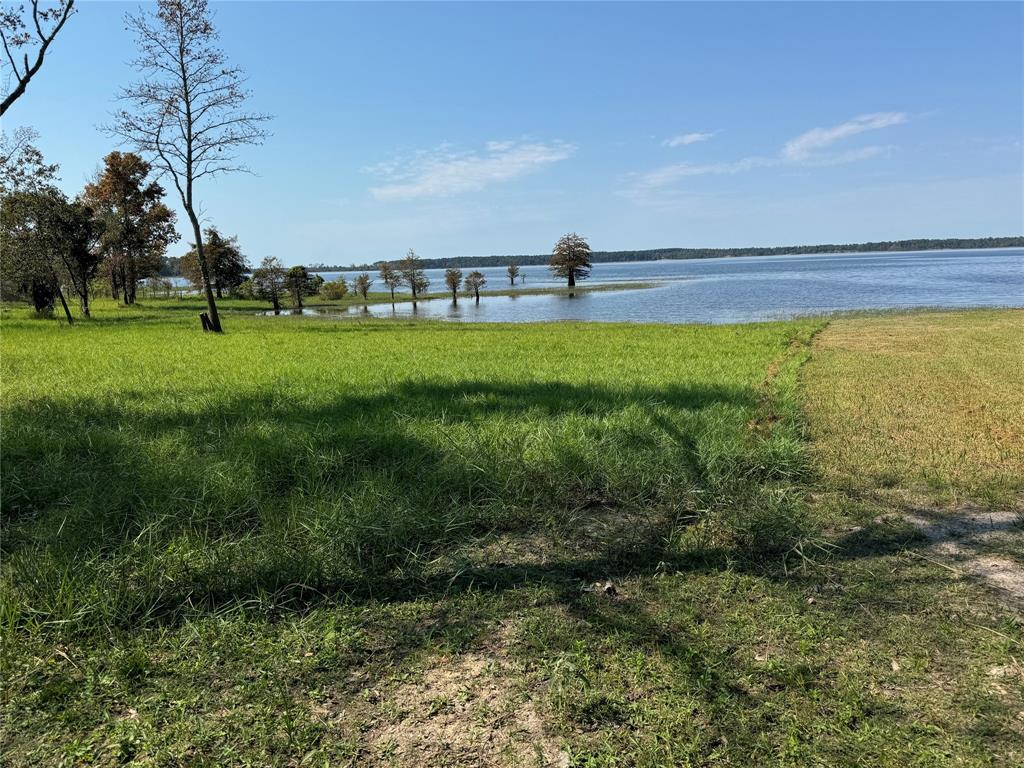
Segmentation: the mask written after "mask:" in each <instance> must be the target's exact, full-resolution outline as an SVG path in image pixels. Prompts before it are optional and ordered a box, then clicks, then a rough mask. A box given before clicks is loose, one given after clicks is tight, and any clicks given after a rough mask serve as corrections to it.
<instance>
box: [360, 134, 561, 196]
mask: <svg viewBox="0 0 1024 768" xmlns="http://www.w3.org/2000/svg"><path fill="white" fill-rule="evenodd" d="M575 151H576V147H575V145H573V144H569V143H567V142H564V141H551V142H547V143H544V142H536V141H528V140H517V141H489V142H487V144H486V145H485V146H484V148H483V150H458V149H456V148H455V147H454V146H453V145H451V144H447V143H446V144H441V145H439V146H438V147H435V148H434V149H431V150H420V151H418V152H414V153H413V154H411V155H408V156H405V157H400V158H396V159H395V160H392V161H389V162H386V163H379V164H377V165H374V166H370V167H368V168H366V169H364V170H366V171H367V172H368V173H371V174H374V175H376V176H379V177H381V178H382V179H383V180H385V182H386V183H384V184H381V185H378V186H372V187H370V194H371V195H373V197H374V198H375V199H377V200H414V199H418V198H431V197H451V196H453V195H458V194H462V193H464V192H476V191H479V190H481V189H484V188H485V187H488V186H490V185H492V184H498V183H501V182H506V181H511V180H512V179H517V178H520V177H523V176H527V175H529V174H532V173H536V172H538V171H540V170H541V169H543V168H544V167H546V166H548V165H551V164H552V163H557V162H560V161H562V160H566V159H568V158H570V157H572V155H573V154H574V153H575Z"/></svg>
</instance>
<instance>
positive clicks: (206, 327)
mask: <svg viewBox="0 0 1024 768" xmlns="http://www.w3.org/2000/svg"><path fill="white" fill-rule="evenodd" d="M199 322H201V323H202V324H203V331H212V330H213V323H211V322H210V316H209V315H208V314H206V313H205V312H200V313H199Z"/></svg>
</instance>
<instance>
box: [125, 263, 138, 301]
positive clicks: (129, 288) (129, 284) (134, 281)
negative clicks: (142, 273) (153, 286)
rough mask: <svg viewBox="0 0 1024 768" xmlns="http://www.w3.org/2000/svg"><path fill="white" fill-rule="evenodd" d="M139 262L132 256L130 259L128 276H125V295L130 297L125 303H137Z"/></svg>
mask: <svg viewBox="0 0 1024 768" xmlns="http://www.w3.org/2000/svg"><path fill="white" fill-rule="evenodd" d="M137 267H138V262H137V261H136V259H135V257H134V256H132V257H131V258H130V259H129V261H128V276H127V277H126V278H125V295H126V296H127V297H128V299H127V301H125V304H134V303H135V289H136V288H137V287H138V285H139V271H138V268H137Z"/></svg>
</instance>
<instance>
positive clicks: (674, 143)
mask: <svg viewBox="0 0 1024 768" xmlns="http://www.w3.org/2000/svg"><path fill="white" fill-rule="evenodd" d="M714 135H715V134H714V132H707V133H701V132H694V133H681V134H679V135H678V136H673V137H671V138H669V139H665V140H664V141H663V142H661V143H662V144H663V145H664V146H666V147H687V146H689V145H690V144H696V143H697V142H700V141H707V140H708V139H710V138H711V137H712V136H714Z"/></svg>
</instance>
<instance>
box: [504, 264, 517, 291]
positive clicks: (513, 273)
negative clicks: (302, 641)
mask: <svg viewBox="0 0 1024 768" xmlns="http://www.w3.org/2000/svg"><path fill="white" fill-rule="evenodd" d="M506 271H507V272H508V281H509V284H510V285H515V284H516V278H517V277H519V265H518V264H516V263H515V262H513V263H511V264H509V265H508V269H507V270H506Z"/></svg>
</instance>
